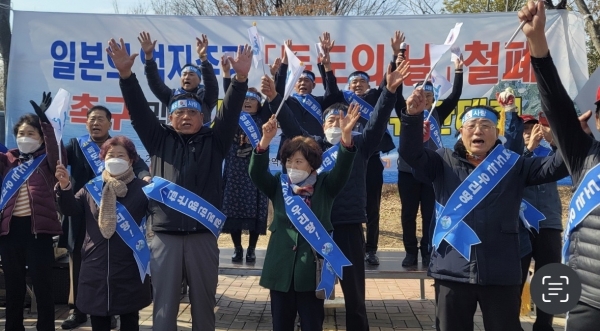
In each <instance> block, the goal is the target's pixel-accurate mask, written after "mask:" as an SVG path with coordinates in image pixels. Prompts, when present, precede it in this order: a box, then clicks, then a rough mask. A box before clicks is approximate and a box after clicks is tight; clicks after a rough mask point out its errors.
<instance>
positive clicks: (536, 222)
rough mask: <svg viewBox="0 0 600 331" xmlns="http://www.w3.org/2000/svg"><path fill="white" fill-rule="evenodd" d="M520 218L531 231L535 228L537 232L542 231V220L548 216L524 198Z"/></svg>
mask: <svg viewBox="0 0 600 331" xmlns="http://www.w3.org/2000/svg"><path fill="white" fill-rule="evenodd" d="M519 218H520V219H521V221H522V222H523V225H525V228H526V229H527V230H529V231H531V229H532V228H533V229H535V231H536V232H537V233H540V222H541V221H543V220H545V219H546V216H544V214H542V212H540V211H539V210H537V208H535V207H534V206H533V205H532V204H530V203H529V202H527V201H526V200H525V199H523V200H522V201H521V208H520V210H519Z"/></svg>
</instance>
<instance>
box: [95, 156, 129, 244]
mask: <svg viewBox="0 0 600 331" xmlns="http://www.w3.org/2000/svg"><path fill="white" fill-rule="evenodd" d="M134 178H135V175H134V174H133V168H132V167H129V169H127V171H125V172H124V173H122V174H120V175H118V176H115V177H113V176H111V175H110V174H109V173H108V171H106V170H104V171H102V180H103V181H104V187H103V188H102V200H101V201H100V213H99V214H98V227H99V228H100V232H101V233H102V236H103V237H104V238H105V239H110V237H112V235H113V234H114V233H115V231H116V229H117V197H119V198H122V197H124V196H125V195H127V184H129V183H130V182H131V181H132V180H133V179H134Z"/></svg>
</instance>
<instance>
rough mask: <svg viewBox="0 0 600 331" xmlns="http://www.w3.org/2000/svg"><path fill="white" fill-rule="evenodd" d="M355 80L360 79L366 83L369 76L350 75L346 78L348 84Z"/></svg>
mask: <svg viewBox="0 0 600 331" xmlns="http://www.w3.org/2000/svg"><path fill="white" fill-rule="evenodd" d="M355 78H362V79H364V80H365V81H367V83H368V82H369V76H367V75H365V74H361V73H357V74H353V75H350V77H348V83H350V82H352V81H353V80H354V79H355Z"/></svg>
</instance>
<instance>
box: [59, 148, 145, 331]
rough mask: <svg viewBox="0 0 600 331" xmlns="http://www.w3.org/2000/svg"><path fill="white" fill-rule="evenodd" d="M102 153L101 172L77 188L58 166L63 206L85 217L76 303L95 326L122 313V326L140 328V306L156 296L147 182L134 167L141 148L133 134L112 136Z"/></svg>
mask: <svg viewBox="0 0 600 331" xmlns="http://www.w3.org/2000/svg"><path fill="white" fill-rule="evenodd" d="M100 159H102V160H103V161H104V162H105V164H104V166H105V170H104V172H102V175H101V176H98V177H97V178H95V179H93V180H91V181H90V182H88V183H87V184H86V185H85V187H83V188H82V189H81V190H80V191H79V192H77V193H76V194H75V193H74V192H73V190H72V188H71V183H70V182H69V174H68V173H67V170H66V168H65V167H63V166H62V165H59V166H57V168H56V179H58V181H59V184H60V189H57V196H58V203H59V206H60V209H61V211H62V212H63V214H65V215H67V216H75V217H74V218H73V219H81V220H85V222H86V236H85V240H84V243H83V248H82V253H81V255H82V261H81V273H80V275H79V291H78V293H77V308H79V310H81V311H82V312H83V313H86V314H89V315H90V316H91V320H92V330H93V331H108V330H110V321H111V316H114V315H120V317H121V330H134V331H135V330H139V313H138V311H139V310H140V309H142V308H144V307H147V306H148V305H150V303H151V301H152V299H151V292H150V280H149V278H148V276H147V274H146V270H147V268H148V263H149V257H150V253H149V251H148V247H147V245H146V239H145V231H144V226H143V225H144V224H143V223H144V222H145V216H146V210H147V207H148V199H147V198H146V195H145V194H144V192H143V191H142V188H143V187H144V186H146V185H147V184H148V183H146V182H145V181H144V180H142V179H139V178H136V177H135V175H134V173H133V168H132V167H131V165H132V164H133V163H134V162H135V161H137V159H138V154H137V152H136V150H135V146H134V145H133V142H132V141H131V140H130V139H129V138H127V137H124V136H116V137H113V138H111V139H109V140H107V141H106V142H105V143H104V144H103V145H102V148H101V151H100Z"/></svg>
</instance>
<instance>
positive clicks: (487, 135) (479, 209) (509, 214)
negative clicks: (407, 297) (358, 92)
mask: <svg viewBox="0 0 600 331" xmlns="http://www.w3.org/2000/svg"><path fill="white" fill-rule="evenodd" d="M424 94H425V93H424V91H423V89H421V88H418V89H416V90H415V91H413V94H412V95H411V96H410V97H409V98H408V100H407V102H406V105H407V107H406V108H405V109H403V110H402V114H401V115H402V120H401V123H402V128H401V133H400V155H401V156H402V157H403V158H404V160H405V161H406V162H407V163H408V165H409V166H411V167H412V169H413V171H414V175H415V177H416V178H418V179H419V180H422V181H425V180H427V181H429V182H431V183H432V184H433V187H434V191H435V199H436V201H437V203H439V207H440V208H439V211H438V213H437V215H436V216H437V219H436V223H435V230H434V235H433V242H432V246H433V250H432V253H431V263H430V266H429V272H428V274H429V275H430V276H431V277H433V278H434V279H435V292H436V303H437V309H436V326H437V328H438V330H441V331H454V330H457V331H458V330H472V329H473V315H474V313H475V310H476V308H477V304H479V306H480V307H481V312H482V314H483V323H484V326H485V329H486V330H489V331H505V330H519V329H520V327H521V326H520V321H519V311H520V302H521V291H520V287H521V286H520V284H521V267H520V266H521V259H520V251H519V235H518V232H519V230H518V229H519V222H520V220H519V209H520V206H521V201H522V198H523V191H524V189H525V187H526V186H530V185H537V184H541V183H547V182H552V181H556V180H558V179H560V178H563V177H565V176H566V174H567V169H566V167H565V165H564V163H563V162H562V157H561V156H560V153H557V154H555V155H553V156H551V157H546V158H523V157H521V156H519V155H518V154H516V153H514V152H509V151H508V150H506V149H504V148H503V147H502V146H500V145H501V142H500V140H499V139H498V133H499V130H498V129H497V128H496V126H497V125H498V120H499V118H500V115H499V114H498V112H497V111H496V110H495V109H493V108H491V107H488V106H477V107H472V108H468V109H467V110H466V112H465V114H464V115H463V116H462V118H461V122H462V127H461V128H460V129H459V131H460V133H461V138H460V139H459V140H458V141H457V143H456V145H455V146H454V149H449V148H442V149H438V150H437V151H433V150H431V149H428V148H425V146H423V143H422V142H423V124H424V119H423V111H424V110H425V108H426V101H425V95H424ZM514 120H515V121H520V119H519V118H518V117H517V116H514ZM506 138H507V140H508V139H509V138H510V139H521V141H522V139H523V138H522V136H521V135H514V136H513V137H506ZM507 144H509V142H507ZM521 148H522V145H521ZM455 192H456V193H455Z"/></svg>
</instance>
